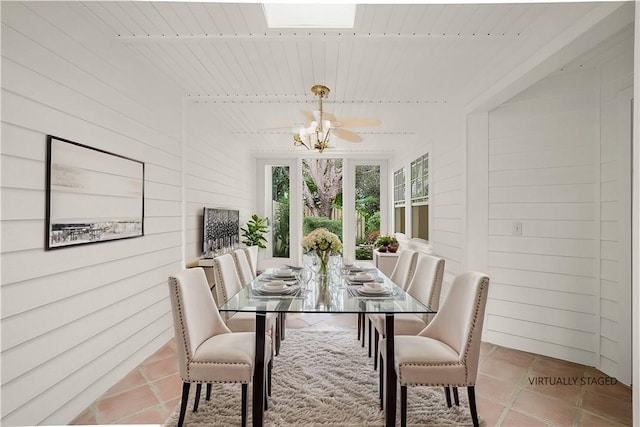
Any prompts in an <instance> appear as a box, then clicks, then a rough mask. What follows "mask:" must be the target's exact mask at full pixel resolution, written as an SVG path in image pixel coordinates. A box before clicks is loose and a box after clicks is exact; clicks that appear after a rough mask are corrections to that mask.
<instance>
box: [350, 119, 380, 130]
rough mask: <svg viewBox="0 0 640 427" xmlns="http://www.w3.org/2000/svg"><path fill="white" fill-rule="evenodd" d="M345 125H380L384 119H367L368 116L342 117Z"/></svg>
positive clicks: (355, 126) (351, 126)
mask: <svg viewBox="0 0 640 427" xmlns="http://www.w3.org/2000/svg"><path fill="white" fill-rule="evenodd" d="M340 122H341V123H342V126H343V127H346V128H359V127H365V126H380V125H381V124H382V121H381V120H380V119H366V118H360V119H359V118H353V119H341V120H340Z"/></svg>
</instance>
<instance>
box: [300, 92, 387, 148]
mask: <svg viewBox="0 0 640 427" xmlns="http://www.w3.org/2000/svg"><path fill="white" fill-rule="evenodd" d="M311 92H312V93H313V94H314V95H316V96H317V97H318V110H316V111H307V110H302V114H303V116H304V117H305V119H306V120H307V122H308V125H307V126H306V127H305V126H300V127H299V128H293V129H292V132H293V145H295V146H301V145H302V146H304V147H306V148H307V149H309V150H310V149H312V148H313V149H316V150H318V151H319V152H321V153H322V152H323V151H324V150H325V149H326V148H328V146H329V135H330V134H333V135H335V136H336V137H337V138H340V139H344V140H345V141H349V142H361V141H362V137H361V136H360V135H358V134H357V133H355V132H353V131H350V130H347V129H345V128H353V127H365V126H378V125H380V123H382V122H381V121H380V120H379V119H373V118H352V119H337V118H336V116H334V115H333V114H331V113H327V112H326V111H324V110H323V109H322V99H323V98H326V97H327V95H328V94H329V92H330V90H329V88H328V87H326V86H324V85H314V86H313V87H312V88H311ZM314 135H315V137H314Z"/></svg>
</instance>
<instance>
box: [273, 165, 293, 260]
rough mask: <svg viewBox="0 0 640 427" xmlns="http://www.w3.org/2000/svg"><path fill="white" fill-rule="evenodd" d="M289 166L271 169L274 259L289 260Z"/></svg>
mask: <svg viewBox="0 0 640 427" xmlns="http://www.w3.org/2000/svg"><path fill="white" fill-rule="evenodd" d="M289 179H290V178H289V167H288V166H273V167H272V168H271V185H272V189H271V194H272V201H271V218H273V224H272V245H273V246H272V250H273V257H274V258H289V249H290V244H291V242H290V232H289V218H290V203H289V195H290V181H289Z"/></svg>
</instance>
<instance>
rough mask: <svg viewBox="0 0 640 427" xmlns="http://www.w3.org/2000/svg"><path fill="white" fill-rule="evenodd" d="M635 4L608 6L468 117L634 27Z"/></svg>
mask: <svg viewBox="0 0 640 427" xmlns="http://www.w3.org/2000/svg"><path fill="white" fill-rule="evenodd" d="M633 7H634V5H633V2H624V3H621V2H616V3H613V2H611V3H605V4H602V5H601V6H599V7H598V8H596V9H594V10H593V11H591V12H590V13H588V14H587V15H585V16H584V17H583V18H582V19H581V20H579V21H577V22H576V23H575V24H574V25H572V26H571V27H569V28H567V29H566V30H565V31H564V32H563V33H561V34H560V35H559V36H558V37H556V38H555V39H554V40H553V42H551V43H548V44H547V45H546V46H545V47H543V48H542V49H540V50H539V51H538V52H537V54H535V55H533V56H531V57H530V58H529V60H528V61H526V62H523V63H522V64H521V65H520V66H518V67H517V68H516V69H514V70H513V71H512V72H510V73H509V74H508V75H506V76H504V78H502V79H500V81H499V82H498V83H497V84H496V85H494V86H493V87H491V88H489V89H488V90H486V91H485V92H484V93H482V94H481V95H480V96H478V97H476V98H475V99H473V100H472V101H471V102H470V103H469V104H467V106H466V107H465V112H466V114H470V113H474V112H483V111H490V110H492V109H494V108H496V107H497V106H499V105H500V104H502V103H503V102H505V101H506V100H508V99H509V98H512V97H513V96H515V95H517V94H518V93H520V92H522V91H523V90H524V89H526V88H528V87H530V86H531V85H533V84H534V83H536V82H537V81H539V80H541V79H543V78H544V77H546V76H548V75H549V74H551V73H552V72H554V71H556V70H557V69H559V68H560V67H562V66H563V65H565V64H567V63H569V62H571V61H572V60H573V59H575V58H576V57H578V56H580V55H582V54H584V53H585V52H587V51H588V50H590V49H593V48H594V47H596V46H597V45H598V44H600V43H602V42H603V41H605V40H606V39H607V38H609V37H611V36H613V35H615V34H616V33H617V32H619V31H621V30H622V29H623V28H625V27H626V26H627V25H630V24H632V23H633V19H634V13H633Z"/></svg>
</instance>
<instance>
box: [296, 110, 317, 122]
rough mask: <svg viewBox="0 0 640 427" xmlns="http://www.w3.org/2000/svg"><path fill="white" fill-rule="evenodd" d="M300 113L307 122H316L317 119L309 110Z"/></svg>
mask: <svg viewBox="0 0 640 427" xmlns="http://www.w3.org/2000/svg"><path fill="white" fill-rule="evenodd" d="M300 112H301V113H302V115H303V116H304V118H305V119H306V120H307V122H312V121H314V120H315V117H314V115H313V113H312V112H311V111H309V110H300Z"/></svg>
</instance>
